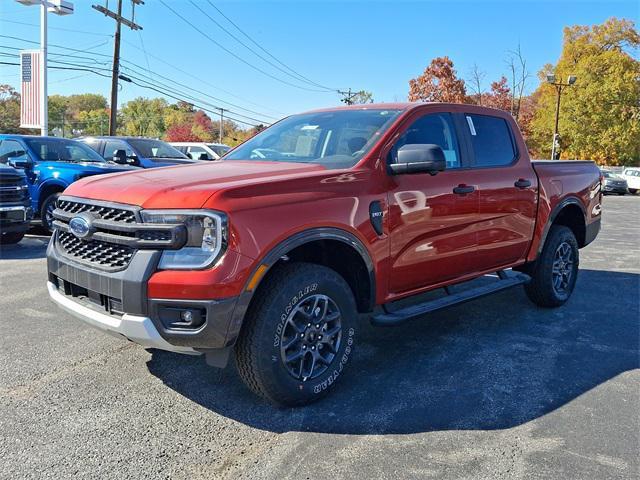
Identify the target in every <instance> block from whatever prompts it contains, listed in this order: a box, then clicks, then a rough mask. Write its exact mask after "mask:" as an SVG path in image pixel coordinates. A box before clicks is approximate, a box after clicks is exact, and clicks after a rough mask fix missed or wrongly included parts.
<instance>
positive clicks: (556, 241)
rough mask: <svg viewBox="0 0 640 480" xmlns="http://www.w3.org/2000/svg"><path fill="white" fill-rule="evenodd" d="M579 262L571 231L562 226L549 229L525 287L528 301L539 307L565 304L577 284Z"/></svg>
mask: <svg viewBox="0 0 640 480" xmlns="http://www.w3.org/2000/svg"><path fill="white" fill-rule="evenodd" d="M578 261H579V250H578V242H577V241H576V237H575V235H574V234H573V232H572V231H571V230H570V229H569V228H567V227H564V226H561V225H554V226H552V227H551V230H549V235H548V236H547V241H546V242H545V244H544V248H543V249H542V253H541V254H540V257H539V258H538V260H537V261H536V263H535V266H534V268H533V269H532V271H531V281H530V282H529V283H527V284H526V285H525V291H526V292H527V296H528V297H529V299H530V300H531V301H532V302H533V303H535V304H537V305H540V306H541V307H548V308H551V307H559V306H560V305H562V304H564V303H565V302H566V301H567V300H569V297H570V296H571V293H572V292H573V289H574V287H575V285H576V280H577V278H578Z"/></svg>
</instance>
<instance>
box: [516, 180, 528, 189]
mask: <svg viewBox="0 0 640 480" xmlns="http://www.w3.org/2000/svg"><path fill="white" fill-rule="evenodd" d="M513 185H514V186H515V187H517V188H527V187H530V186H531V182H530V181H529V180H527V179H526V178H519V179H518V180H516V183H514V184H513Z"/></svg>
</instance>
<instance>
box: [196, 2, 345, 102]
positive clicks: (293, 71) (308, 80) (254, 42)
mask: <svg viewBox="0 0 640 480" xmlns="http://www.w3.org/2000/svg"><path fill="white" fill-rule="evenodd" d="M207 3H209V5H211V6H212V7H213V8H215V9H216V11H217V12H218V13H219V14H220V15H222V16H223V17H224V19H225V20H226V21H227V22H229V23H230V24H231V25H233V26H234V27H235V28H236V30H238V31H239V32H240V33H241V34H242V35H244V36H245V37H246V38H247V39H249V41H250V42H251V43H253V44H254V45H255V46H256V47H258V48H259V49H260V50H262V51H263V52H264V53H266V54H267V55H269V56H270V57H271V58H272V59H273V60H275V61H276V62H278V63H279V64H280V65H282V66H283V67H284V68H286V69H287V70H289V71H290V72H292V73H293V74H295V75H296V76H298V77H300V78H301V79H303V80H306V81H307V82H308V83H311V84H312V85H316V86H318V87H322V88H326V89H327V90H331V91H336V90H337V89H336V88H330V87H326V86H324V85H321V84H319V83H316V82H314V81H313V80H311V79H309V78H307V77H305V76H304V75H302V74H301V73H298V72H297V71H295V70H294V69H293V68H291V67H289V66H288V65H287V64H286V63H284V62H282V61H280V60H279V59H278V58H277V57H275V56H274V55H272V54H271V53H270V52H269V51H268V50H266V49H265V48H264V47H263V46H262V45H260V44H259V43H258V42H256V41H255V40H254V39H253V38H252V37H251V36H249V34H248V33H246V32H245V31H244V30H243V29H241V28H240V27H239V26H238V25H237V24H236V23H235V22H234V21H233V20H231V19H230V18H229V17H227V16H226V15H225V14H224V13H223V12H222V10H220V9H219V8H218V7H217V6H216V5H215V4H214V3H213V2H212V1H211V0H207ZM216 24H218V22H216ZM220 28H222V27H220ZM223 30H225V31H226V29H223ZM230 35H231V34H230ZM233 38H236V37H235V36H234V37H233Z"/></svg>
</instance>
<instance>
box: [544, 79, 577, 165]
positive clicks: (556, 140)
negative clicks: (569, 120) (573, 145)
mask: <svg viewBox="0 0 640 480" xmlns="http://www.w3.org/2000/svg"><path fill="white" fill-rule="evenodd" d="M577 79H578V77H576V76H575V75H569V77H568V78H567V83H562V82H556V76H555V75H553V74H547V82H548V83H550V84H551V85H553V86H554V87H556V118H555V124H554V127H553V143H552V144H551V160H557V158H556V156H557V157H558V158H560V134H559V133H558V124H559V122H560V98H561V97H562V89H563V88H564V87H570V86H572V85H573V84H574V83H576V80H577Z"/></svg>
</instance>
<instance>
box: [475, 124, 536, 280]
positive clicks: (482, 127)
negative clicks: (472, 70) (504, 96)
mask: <svg viewBox="0 0 640 480" xmlns="http://www.w3.org/2000/svg"><path fill="white" fill-rule="evenodd" d="M507 115H508V114H505V116H500V115H496V116H492V115H485V114H478V113H465V114H464V123H463V124H464V125H465V128H464V131H465V132H464V134H465V136H466V138H467V143H468V145H469V148H470V150H471V152H472V167H471V169H472V171H473V175H472V177H473V182H474V183H475V184H476V185H477V186H478V189H479V216H478V224H477V229H478V230H477V232H478V251H477V254H476V259H475V262H476V266H477V269H478V270H479V271H484V270H489V269H491V268H494V267H500V266H504V265H508V264H512V263H514V262H517V261H518V260H520V259H522V258H524V257H525V256H526V253H527V250H528V247H529V243H530V242H531V238H532V236H533V229H534V226H535V219H536V211H537V200H538V197H537V189H538V180H537V177H536V174H535V172H534V170H533V167H532V166H531V161H530V160H529V156H528V155H527V154H526V147H525V146H524V144H523V143H522V142H520V145H519V144H518V140H517V139H518V138H521V137H520V136H516V134H515V131H514V128H517V127H515V123H514V122H513V120H512V119H511V118H509V117H507Z"/></svg>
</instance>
